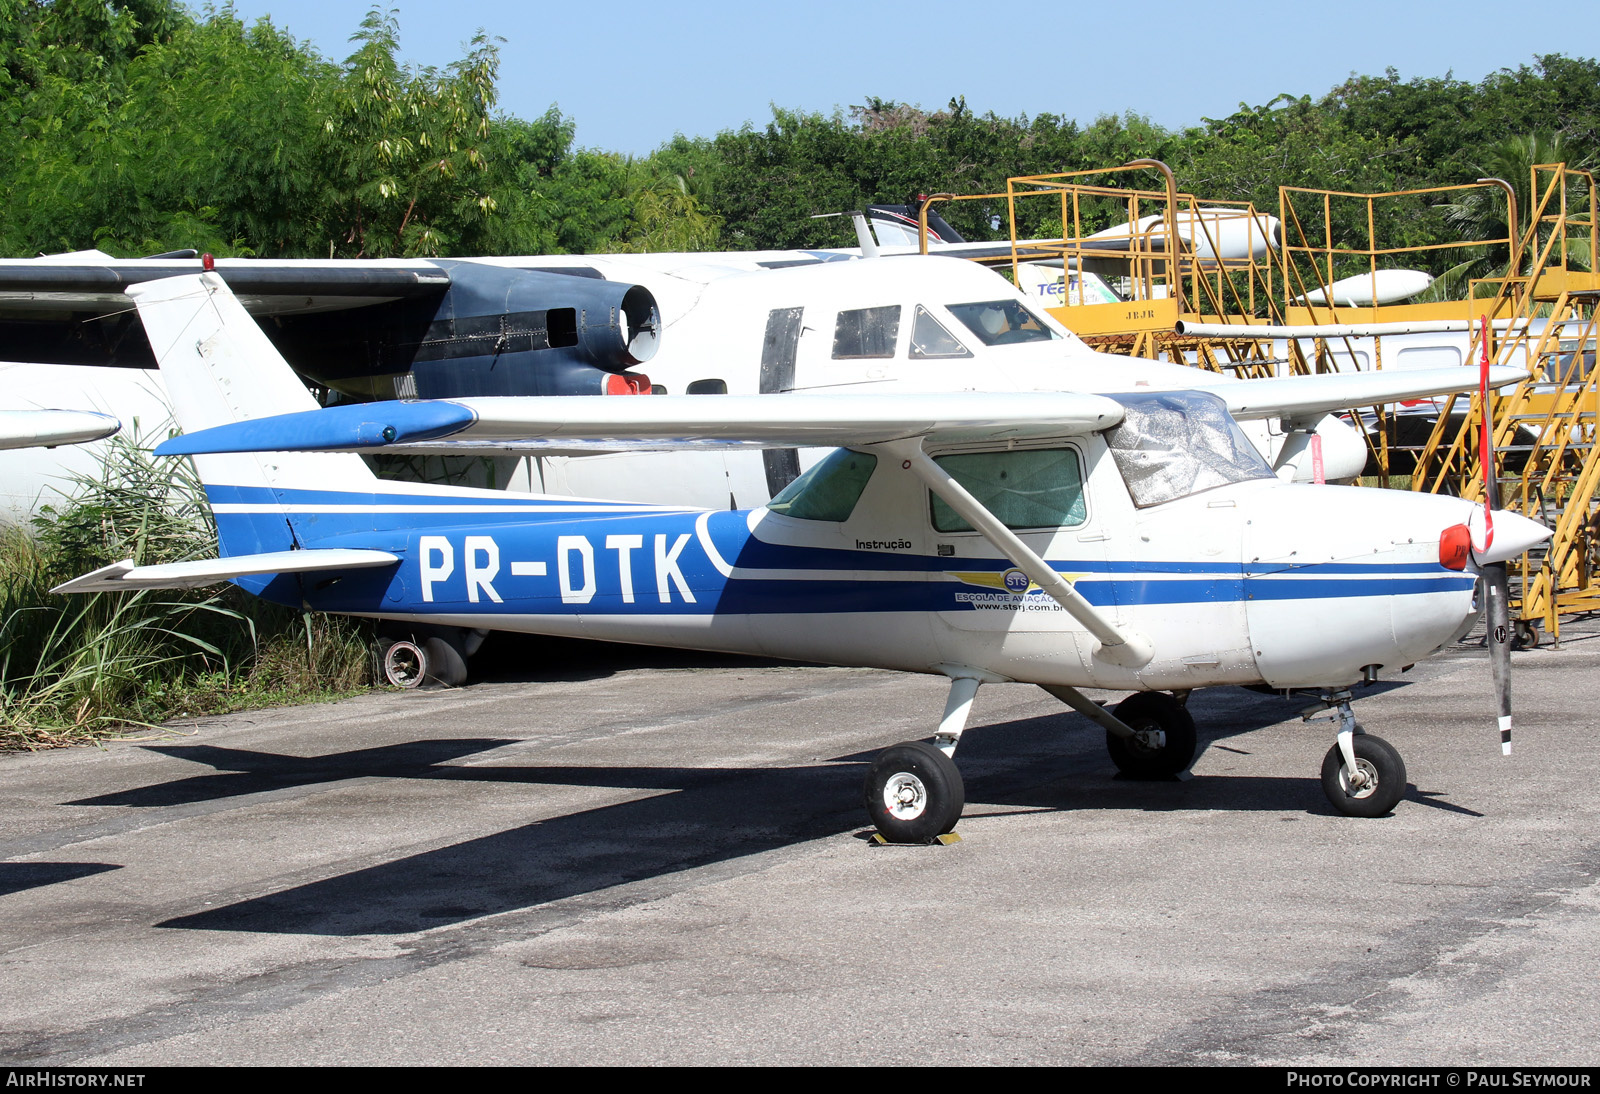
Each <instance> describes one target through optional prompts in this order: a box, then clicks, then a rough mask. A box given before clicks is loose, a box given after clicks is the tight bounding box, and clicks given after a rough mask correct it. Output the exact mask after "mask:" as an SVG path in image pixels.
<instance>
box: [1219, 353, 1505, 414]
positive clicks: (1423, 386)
mask: <svg viewBox="0 0 1600 1094" xmlns="http://www.w3.org/2000/svg"><path fill="white" fill-rule="evenodd" d="M1527 378H1528V371H1527V369H1522V368H1516V367H1513V366H1509V365H1501V366H1498V367H1495V368H1491V369H1490V370H1489V386H1490V387H1493V388H1501V387H1505V386H1507V385H1509V384H1514V383H1517V382H1518V381H1520V380H1526V379H1527ZM1477 387H1478V370H1477V369H1475V368H1463V367H1459V366H1458V367H1455V368H1432V369H1394V370H1390V371H1385V372H1330V373H1323V374H1321V375H1318V376H1282V377H1279V378H1277V379H1272V380H1244V381H1241V382H1239V383H1234V384H1218V385H1215V386H1212V387H1205V386H1201V387H1200V390H1201V391H1209V392H1211V393H1212V394H1213V395H1218V396H1221V398H1222V399H1223V401H1224V402H1226V403H1227V404H1228V412H1229V413H1230V414H1232V415H1233V416H1234V417H1235V418H1238V419H1240V420H1245V419H1248V418H1311V417H1315V416H1317V415H1321V414H1326V413H1328V412H1329V411H1333V410H1349V409H1352V408H1354V407H1362V406H1377V405H1378V404H1380V403H1398V402H1403V401H1405V400H1408V399H1425V398H1427V397H1429V396H1431V395H1450V394H1454V393H1458V392H1463V391H1475V390H1477Z"/></svg>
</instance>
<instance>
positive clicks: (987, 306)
mask: <svg viewBox="0 0 1600 1094" xmlns="http://www.w3.org/2000/svg"><path fill="white" fill-rule="evenodd" d="M949 308H950V314H951V315H953V316H955V317H956V318H957V319H959V320H961V322H962V323H963V324H965V325H966V328H967V329H968V330H970V331H971V332H972V333H973V334H975V335H977V336H978V338H979V339H980V340H981V341H982V342H983V344H984V345H986V346H1009V345H1013V344H1015V343H1017V342H1048V341H1050V339H1052V338H1059V337H1060V335H1058V334H1056V332H1055V331H1053V330H1051V329H1050V328H1049V327H1047V326H1045V325H1044V323H1043V322H1042V321H1041V320H1040V319H1039V317H1038V316H1037V315H1034V314H1033V313H1032V312H1031V311H1029V310H1028V309H1027V308H1025V307H1023V305H1022V302H1021V301H1020V300H985V301H981V302H979V303H976V304H951V305H949Z"/></svg>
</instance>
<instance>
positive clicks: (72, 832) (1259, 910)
mask: <svg viewBox="0 0 1600 1094" xmlns="http://www.w3.org/2000/svg"><path fill="white" fill-rule="evenodd" d="M486 653H489V654H492V656H491V657H489V658H487V659H486V660H485V661H484V662H483V663H482V664H481V665H480V666H479V667H478V668H479V671H480V674H482V673H484V672H486V673H487V675H488V677H489V679H488V680H487V681H486V682H482V683H475V684H473V685H471V686H469V687H466V688H463V689H460V690H455V691H422V692H411V693H387V694H373V695H369V696H365V697H362V698H359V699H352V700H348V701H344V702H339V703H333V704H325V705H320V706H308V707H296V708H286V709H280V710H273V711H264V712H256V713H251V714H244V715H236V716H231V717H227V718H218V719H207V720H204V721H201V722H198V723H194V724H186V725H174V726H173V727H172V728H171V729H170V731H169V732H166V733H160V734H150V735H146V736H144V737H141V738H138V739H131V740H122V741H117V742H114V743H111V744H109V745H107V746H105V747H103V748H98V747H84V748H76V749H69V750H58V751H52V752H43V753H36V754H30V755H10V756H5V757H0V953H3V956H0V985H3V987H4V990H3V991H0V1062H3V1063H7V1064H14V1065H51V1064H91V1065H105V1066H117V1067H140V1066H148V1065H162V1064H191V1063H207V1064H212V1063H226V1064H344V1063H349V1064H430V1063H437V1064H504V1063H511V1064H647V1063H680V1064H720V1063H730V1064H745V1063H755V1064H780V1063H844V1064H881V1063H893V1064H931V1063H966V1064H987V1063H992V1064H1011V1063H1039V1064H1122V1063H1147V1064H1195V1063H1199V1064H1215V1063H1238V1064H1253V1063H1272V1064H1285V1063H1304V1064H1335V1065H1374V1064H1428V1065H1456V1066H1467V1065H1472V1064H1503V1065H1512V1064H1515V1065H1577V1066H1592V1065H1594V1064H1596V1063H1597V1062H1600V1060H1597V1057H1600V1050H1597V1049H1596V1046H1597V1045H1600V977H1597V975H1596V972H1597V970H1600V918H1597V915H1596V913H1597V912H1600V885H1597V884H1596V879H1597V876H1600V824H1597V820H1600V798H1597V795H1596V793H1595V786H1596V783H1597V781H1600V743H1597V739H1596V728H1597V723H1600V715H1597V702H1596V700H1597V698H1600V622H1587V623H1585V622H1579V623H1575V624H1570V625H1569V626H1568V627H1567V629H1566V633H1565V641H1564V643H1563V648H1561V649H1560V650H1552V649H1549V648H1544V649H1538V650H1533V651H1528V652H1522V653H1518V654H1516V655H1514V663H1515V677H1514V681H1515V684H1514V686H1515V700H1516V707H1517V729H1516V741H1515V746H1516V747H1515V754H1514V755H1513V756H1512V757H1510V758H1509V759H1503V758H1502V757H1501V756H1500V749H1499V745H1498V732H1497V729H1496V726H1495V719H1494V709H1493V700H1492V697H1491V693H1490V684H1489V672H1488V662H1487V659H1486V655H1485V653H1484V651H1483V650H1482V649H1481V648H1477V647H1475V646H1473V645H1471V643H1470V640H1469V642H1468V643H1467V644H1463V645H1462V646H1460V647H1456V648H1455V649H1453V650H1451V651H1449V652H1448V653H1447V654H1445V655H1443V656H1440V657H1438V658H1435V659H1434V660H1432V661H1430V662H1426V663H1423V664H1421V665H1418V666H1417V667H1416V668H1415V669H1414V670H1412V671H1411V672H1410V673H1408V674H1406V675H1404V676H1402V677H1400V678H1398V679H1397V680H1396V681H1393V682H1385V683H1384V684H1382V685H1380V686H1378V687H1376V688H1373V689H1368V690H1367V691H1366V692H1365V693H1364V694H1363V697H1362V698H1361V699H1360V700H1359V701H1358V703H1357V706H1356V709H1357V713H1358V716H1359V717H1360V719H1361V721H1362V723H1363V724H1364V725H1365V726H1366V728H1367V729H1368V731H1369V732H1372V733H1374V734H1377V735H1379V736H1382V737H1384V738H1386V739H1387V740H1389V741H1390V742H1391V743H1393V744H1394V745H1395V746H1396V747H1397V748H1398V749H1399V750H1400V752H1401V754H1402V755H1403V757H1404V758H1405V761H1406V765H1407V769H1408V774H1409V779H1410V783H1411V785H1410V786H1409V788H1408V792H1407V795H1406V799H1405V800H1404V801H1403V802H1402V803H1401V804H1400V806H1399V807H1398V808H1397V809H1396V810H1395V812H1394V813H1393V814H1392V815H1390V816H1387V817H1383V818H1378V819H1375V820H1357V819H1352V818H1347V817H1344V816H1341V815H1338V814H1335V813H1334V812H1333V810H1332V809H1331V807H1330V806H1329V805H1328V804H1327V802H1326V800H1325V799H1324V797H1323V794H1322V790H1321V786H1320V783H1319V781H1318V771H1319V768H1320V765H1321V762H1322V757H1323V754H1324V753H1325V752H1326V751H1327V749H1328V747H1329V746H1330V745H1331V743H1332V740H1333V730H1332V727H1331V725H1330V724H1329V723H1328V722H1326V721H1322V722H1313V723H1309V724H1307V723H1303V722H1302V721H1301V720H1300V718H1299V717H1298V715H1297V713H1296V706H1297V705H1303V704H1291V703H1288V702H1286V701H1285V700H1283V699H1281V698H1275V697H1270V696H1263V695H1259V694H1254V693H1250V692H1245V691H1242V690H1239V689H1231V688H1229V689H1217V690H1215V691H1210V692H1199V693H1196V694H1195V695H1194V697H1193V698H1192V700H1191V710H1192V711H1193V712H1194V714H1195V716H1196V721H1197V722H1198V724H1199V727H1200V736H1201V744H1202V749H1203V751H1202V753H1201V755H1200V757H1199V759H1198V761H1197V762H1196V764H1195V766H1194V774H1193V777H1192V778H1191V779H1188V780H1186V781H1167V782H1135V781H1130V780H1125V779H1121V778H1118V777H1116V775H1115V769H1114V768H1113V767H1112V765H1111V763H1110V761H1109V759H1108V758H1107V756H1106V752H1105V748H1104V743H1103V735H1102V734H1101V732H1100V731H1098V730H1096V729H1093V728H1090V727H1089V725H1088V723H1087V722H1086V721H1085V720H1084V719H1082V718H1081V717H1079V716H1077V715H1075V714H1072V713H1071V712H1070V711H1068V710H1067V709H1066V708H1064V707H1062V706H1061V705H1060V704H1059V703H1057V702H1056V701H1055V700H1053V699H1051V698H1050V697H1048V696H1046V695H1045V694H1044V693H1042V692H1040V691H1038V690H1037V689H1034V688H1029V687H1025V686H1021V685H1002V686H989V687H985V688H984V689H982V691H981V692H980V693H979V695H978V701H977V703H976V705H975V708H974V716H973V721H972V724H971V726H970V728H969V730H968V732H967V735H966V738H965V739H964V741H963V743H962V746H961V751H960V754H959V756H958V760H959V762H960V765H961V767H962V770H963V774H964V776H965V779H966V786H967V799H968V806H967V811H966V815H965V818H964V819H963V821H962V822H961V825H960V827H959V833H960V835H961V836H962V840H961V842H959V843H956V844H954V845H952V846H948V847H940V846H931V847H878V846H874V845H872V844H871V843H869V842H868V840H867V836H868V835H869V832H870V830H869V829H868V827H867V824H866V821H865V815H864V813H863V811H862V808H861V782H862V778H863V776H864V773H865V768H866V764H867V763H868V762H869V761H870V759H871V757H872V756H873V755H874V754H875V753H876V752H877V751H878V750H879V749H881V748H883V747H885V746H887V745H889V744H892V743H895V742H897V741H900V740H907V739H916V738H925V737H927V736H928V735H929V734H930V733H931V731H932V729H933V727H934V725H935V724H936V723H937V721H938V718H939V714H940V712H941V710H942V707H943V702H944V691H945V688H944V686H943V685H942V683H941V681H940V680H938V679H934V678H927V677H911V676H901V675H895V674H890V673H883V672H875V671H866V670H853V669H836V668H813V667H796V666H785V665H777V664H771V663H758V662H744V661H737V660H734V659H727V658H712V657H705V658H701V657H697V656H695V655H673V654H661V653H656V652H652V651H635V650H628V649H626V648H620V647H595V646H587V645H580V644H570V643H569V644H566V645H560V644H556V643H549V642H527V641H524V642H518V641H515V640H504V641H500V642H499V645H498V648H497V649H486Z"/></svg>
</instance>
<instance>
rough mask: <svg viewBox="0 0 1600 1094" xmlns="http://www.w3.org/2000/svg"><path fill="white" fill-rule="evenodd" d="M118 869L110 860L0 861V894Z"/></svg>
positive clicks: (8, 893)
mask: <svg viewBox="0 0 1600 1094" xmlns="http://www.w3.org/2000/svg"><path fill="white" fill-rule="evenodd" d="M120 869H122V867H121V866H119V865H117V864H116V863H111V862H0V896H10V895H11V894H12V893H20V892H22V891H23V890H24V889H37V888H39V887H40V886H42V885H55V884H57V883H58V882H62V881H72V880H74V879H76V878H80V877H89V876H90V875H91V874H103V873H105V872H106V871H107V870H120Z"/></svg>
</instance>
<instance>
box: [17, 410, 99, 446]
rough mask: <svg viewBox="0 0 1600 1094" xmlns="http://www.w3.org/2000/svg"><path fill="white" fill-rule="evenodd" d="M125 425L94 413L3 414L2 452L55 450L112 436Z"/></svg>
mask: <svg viewBox="0 0 1600 1094" xmlns="http://www.w3.org/2000/svg"><path fill="white" fill-rule="evenodd" d="M121 428H122V423H121V422H120V421H118V420H117V419H116V418H114V417H112V416H111V415H110V414H101V413H99V412H98V411H93V410H0V448H54V447H55V446H56V445H58V444H82V443H83V442H85V441H98V440H101V439H103V438H105V437H109V436H111V435H112V434H113V433H115V432H116V431H117V430H119V429H121Z"/></svg>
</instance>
